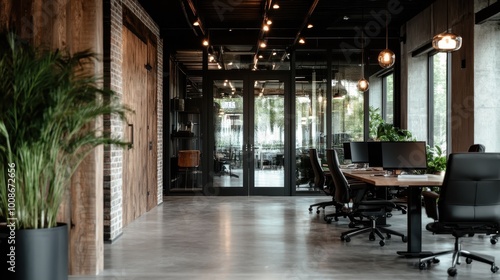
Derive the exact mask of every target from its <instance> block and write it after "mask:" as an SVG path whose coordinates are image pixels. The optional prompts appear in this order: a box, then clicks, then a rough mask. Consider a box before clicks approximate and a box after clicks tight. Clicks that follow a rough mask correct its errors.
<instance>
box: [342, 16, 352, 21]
mask: <svg viewBox="0 0 500 280" xmlns="http://www.w3.org/2000/svg"><path fill="white" fill-rule="evenodd" d="M342 19H343V20H349V19H351V18H350V17H349V16H344V17H343V18H342Z"/></svg>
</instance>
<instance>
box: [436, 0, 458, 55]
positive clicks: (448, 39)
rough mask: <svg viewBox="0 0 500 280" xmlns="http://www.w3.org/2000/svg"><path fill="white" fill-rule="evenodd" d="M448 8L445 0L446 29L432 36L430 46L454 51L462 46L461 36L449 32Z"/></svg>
mask: <svg viewBox="0 0 500 280" xmlns="http://www.w3.org/2000/svg"><path fill="white" fill-rule="evenodd" d="M448 8H449V6H448V0H446V31H445V32H443V33H440V34H437V35H436V36H434V38H432V47H433V48H434V49H435V50H437V51H439V52H454V51H456V50H459V49H460V48H461V47H462V37H460V36H459V35H457V34H455V33H451V32H450V28H449V22H448Z"/></svg>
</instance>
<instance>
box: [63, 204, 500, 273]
mask: <svg viewBox="0 0 500 280" xmlns="http://www.w3.org/2000/svg"><path fill="white" fill-rule="evenodd" d="M325 198H326V197H322V196H315V197H204V196H190V197H165V202H164V203H163V204H162V205H160V206H158V207H157V208H155V209H153V210H152V211H150V212H149V213H147V214H145V215H143V216H142V217H140V218H139V219H138V220H136V221H135V222H133V223H132V224H130V225H129V226H128V227H127V228H125V229H124V232H123V235H122V236H121V237H120V238H119V239H118V240H117V241H116V242H114V243H113V244H106V245H105V264H104V266H105V269H104V271H103V272H102V273H100V274H99V275H98V276H85V277H76V276H71V277H70V279H71V280H83V279H86V280H88V279H106V280H111V279H113V280H115V279H116V280H118V279H120V280H143V279H147V280H149V279H154V280H160V279H217V280H220V279H245V280H246V279H256V280H267V279H270V280H275V279H290V280H295V279H296V280H299V279H304V280H306V279H448V278H449V277H448V275H447V272H446V271H447V269H448V267H449V266H450V263H451V256H442V257H440V259H441V262H440V263H439V264H435V265H433V266H432V267H431V268H430V269H426V270H419V269H418V262H417V260H416V259H407V258H404V257H400V256H398V255H397V254H396V251H398V250H405V248H406V243H403V242H402V241H401V239H400V238H398V237H393V238H392V239H390V240H389V241H388V242H387V244H386V245H385V246H384V247H380V246H379V244H378V241H369V240H368V236H367V235H360V236H356V237H353V238H352V241H351V242H350V243H344V242H342V241H341V240H340V234H341V232H342V231H345V230H347V229H348V221H347V220H346V219H340V221H338V222H333V223H332V224H326V223H325V222H324V220H323V213H321V214H319V215H318V214H316V212H313V213H309V212H308V210H307V209H308V207H309V204H312V203H315V202H319V201H324V200H325ZM330 211H331V209H330ZM327 212H329V211H328V208H327ZM387 221H388V223H389V224H391V225H392V228H393V229H395V230H399V231H405V230H406V215H403V214H401V213H400V212H394V215H393V217H391V218H389V219H387ZM430 221H431V220H429V219H428V218H427V217H424V218H423V223H428V222H430ZM452 247H453V238H452V237H450V236H447V235H432V234H431V233H429V232H427V231H425V230H424V233H423V249H424V250H431V251H441V250H447V249H450V248H452ZM463 247H464V248H465V249H468V250H470V251H472V252H479V253H483V254H492V255H495V256H496V257H497V259H498V258H499V257H500V243H499V244H497V245H492V244H490V242H489V238H488V237H487V236H484V235H479V236H474V237H471V238H466V239H464V241H463ZM450 279H451V278H450ZM455 279H500V272H498V273H495V274H493V273H491V271H490V266H488V265H486V264H483V263H479V262H473V263H472V264H466V263H465V260H463V261H462V264H461V265H459V266H458V275H457V276H456V277H455Z"/></svg>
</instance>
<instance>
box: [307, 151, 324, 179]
mask: <svg viewBox="0 0 500 280" xmlns="http://www.w3.org/2000/svg"><path fill="white" fill-rule="evenodd" d="M309 158H310V159H311V165H312V169H313V172H314V187H315V188H319V189H323V187H324V186H325V173H324V172H323V168H321V163H320V162H319V158H318V151H317V150H316V149H313V148H311V149H309Z"/></svg>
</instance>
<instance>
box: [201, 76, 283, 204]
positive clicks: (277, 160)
mask: <svg viewBox="0 0 500 280" xmlns="http://www.w3.org/2000/svg"><path fill="white" fill-rule="evenodd" d="M259 74H260V73H259ZM240 75H241V74H240ZM240 75H236V77H234V78H233V79H231V78H229V77H228V76H231V75H225V76H223V77H224V78H219V77H220V75H217V76H216V77H214V78H212V79H208V82H209V85H210V87H211V89H212V93H213V94H212V96H213V97H212V100H211V101H212V102H213V112H212V118H211V119H210V120H211V121H212V122H213V123H212V124H209V127H212V128H213V129H209V130H208V135H209V137H208V138H209V143H210V145H212V143H213V164H212V166H213V167H212V170H211V171H210V172H209V174H210V176H209V178H208V181H209V184H208V186H210V192H211V194H213V195H287V194H290V187H289V186H290V182H288V181H287V180H286V178H287V177H289V176H287V174H288V173H289V172H288V171H287V168H286V166H287V164H288V163H287V159H289V158H291V155H288V154H287V153H286V152H285V151H287V150H290V149H286V148H285V147H286V146H287V145H289V144H288V142H287V139H286V135H287V133H286V131H287V129H289V128H288V127H287V126H286V124H287V123H290V122H287V121H286V116H287V115H290V114H287V113H286V107H287V104H286V92H287V90H288V83H287V82H286V79H285V78H284V77H287V76H286V75H281V76H279V75H278V76H277V77H274V78H273V77H271V78H269V77H267V76H268V75H267V76H266V79H259V77H260V76H262V75H258V74H257V73H252V72H248V73H247V74H246V75H243V76H240ZM274 76H276V74H274ZM288 170H289V169H288ZM286 186H288V187H286Z"/></svg>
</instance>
